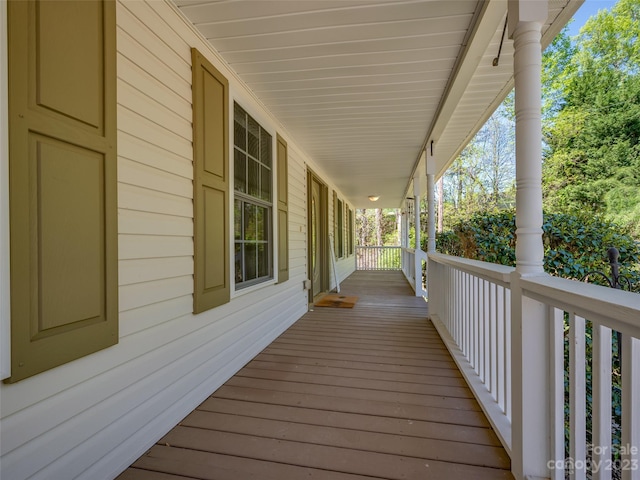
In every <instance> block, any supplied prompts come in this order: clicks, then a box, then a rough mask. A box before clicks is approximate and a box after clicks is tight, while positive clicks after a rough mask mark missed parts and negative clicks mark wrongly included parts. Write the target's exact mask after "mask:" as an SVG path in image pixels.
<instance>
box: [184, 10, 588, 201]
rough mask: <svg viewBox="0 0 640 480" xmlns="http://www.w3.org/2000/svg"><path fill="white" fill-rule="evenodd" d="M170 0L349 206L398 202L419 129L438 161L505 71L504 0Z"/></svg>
mask: <svg viewBox="0 0 640 480" xmlns="http://www.w3.org/2000/svg"><path fill="white" fill-rule="evenodd" d="M174 3H175V4H176V5H177V7H178V8H179V10H180V11H181V12H182V13H183V14H184V15H185V16H186V17H187V19H189V20H190V21H191V22H192V23H193V24H194V26H195V27H196V28H197V29H198V30H199V31H200V32H201V34H202V35H203V36H204V37H205V38H206V39H207V40H208V41H209V42H210V43H211V45H212V46H213V47H214V48H215V49H216V50H217V51H218V52H219V53H220V55H221V57H222V58H223V59H224V60H225V61H226V62H227V63H228V64H229V65H230V67H231V68H232V69H233V70H235V72H236V73H237V74H238V76H239V77H240V78H241V79H242V80H243V81H244V82H245V83H246V85H247V86H248V87H249V89H251V90H252V91H253V93H254V94H255V96H256V97H257V98H258V99H259V100H260V101H261V102H262V103H263V104H264V105H265V106H266V107H267V108H268V110H269V111H270V112H271V113H272V114H273V115H274V116H275V117H276V118H277V119H278V120H279V121H280V122H281V124H282V126H283V127H284V128H285V129H286V130H287V131H288V132H289V133H290V135H291V136H292V137H293V138H294V139H295V141H296V143H297V144H298V145H299V146H300V147H301V148H303V149H304V151H305V152H306V153H307V154H308V155H309V156H310V157H311V158H312V159H313V161H314V162H315V163H317V164H318V165H319V166H320V167H321V168H322V170H323V171H324V172H326V174H327V175H329V176H330V177H331V181H332V182H333V183H334V184H335V185H336V186H337V188H338V189H339V190H340V191H341V192H342V193H343V195H345V197H346V200H347V202H349V203H350V204H351V205H353V206H355V207H357V208H366V207H370V206H372V205H373V204H371V203H370V202H369V201H368V200H367V197H368V196H369V195H372V194H375V195H378V196H380V201H379V202H378V203H379V205H378V204H376V206H389V207H395V206H399V205H400V204H401V203H402V201H403V200H404V198H405V193H406V189H407V184H408V182H409V181H410V179H411V178H412V176H413V175H414V173H415V172H417V170H416V169H417V168H418V159H419V158H420V154H421V150H422V148H423V146H424V145H425V141H426V139H427V138H428V134H429V132H433V131H434V128H440V134H439V138H438V153H439V154H441V157H440V163H441V165H440V166H441V167H444V166H445V165H446V164H448V162H449V161H450V160H451V158H447V159H446V160H445V157H447V156H449V157H450V156H451V155H453V154H454V153H455V152H457V151H459V150H460V149H461V146H462V144H463V142H464V141H465V140H466V141H468V138H467V137H469V134H470V132H472V131H473V130H474V128H475V129H477V128H476V126H477V124H478V121H479V119H480V118H482V117H483V116H485V118H486V116H488V115H487V111H488V109H489V108H490V107H491V105H492V102H495V101H496V99H497V98H498V97H499V96H500V95H501V91H502V90H503V89H504V87H505V85H508V83H509V81H510V79H511V77H512V67H511V64H512V62H511V55H512V51H511V50H510V49H511V46H510V43H509V42H507V45H505V46H504V47H503V52H502V61H501V64H500V66H499V67H497V68H493V67H491V62H492V60H493V56H495V53H496V52H497V49H498V45H499V36H500V35H501V33H502V26H503V23H504V14H505V13H506V8H507V2H506V1H505V0H492V1H491V2H484V1H476V0H456V1H451V0H428V1H424V0H420V1H413V0H337V1H336V0H322V1H312V0H309V1H291V0H240V1H228V0H217V1H216V0H174ZM552 4H558V5H562V6H564V5H565V4H566V1H555V0H554V1H552V2H550V5H552ZM576 8H577V7H576ZM560 9H561V7H560ZM550 10H552V9H550ZM552 11H553V10H552ZM487 12H488V13H487ZM556 17H557V15H556ZM550 19H551V20H550V21H552V20H553V18H552V15H551V14H550ZM470 46H473V49H472V50H473V52H474V53H473V55H469V50H470V48H469V47H470ZM492 55H493V56H492ZM486 62H488V64H487V63H486ZM456 77H459V78H458V79H457V83H456V81H455V80H456ZM461 77H465V78H461ZM452 86H453V87H455V88H454V93H455V99H454V100H455V101H451V99H452V98H453V96H452V95H451V92H452ZM456 89H457V90H456ZM447 94H449V97H447ZM447 98H450V100H449V102H448V103H446V99H447ZM445 103H446V105H445ZM496 105H497V104H496ZM443 106H445V107H446V108H445V110H447V112H446V115H443V114H442V111H443ZM494 108H495V107H494ZM489 114H490V112H489ZM438 117H441V120H440V124H438V122H437V119H438ZM444 117H448V118H449V119H446V118H444ZM438 125H440V126H438ZM480 125H481V124H480Z"/></svg>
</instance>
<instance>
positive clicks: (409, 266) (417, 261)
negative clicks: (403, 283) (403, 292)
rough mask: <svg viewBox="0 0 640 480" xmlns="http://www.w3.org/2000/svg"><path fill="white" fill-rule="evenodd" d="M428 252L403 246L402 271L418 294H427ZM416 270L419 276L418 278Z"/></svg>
mask: <svg viewBox="0 0 640 480" xmlns="http://www.w3.org/2000/svg"><path fill="white" fill-rule="evenodd" d="M427 268H428V262H427V254H426V253H425V252H423V251H422V250H414V249H413V248H407V247H402V272H403V273H404V276H405V277H406V278H407V280H408V281H409V284H411V287H412V288H413V290H414V291H415V292H416V295H417V296H424V297H426V296H427ZM416 271H417V272H418V277H417V278H416Z"/></svg>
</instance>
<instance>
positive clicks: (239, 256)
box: [236, 243, 244, 283]
mask: <svg viewBox="0 0 640 480" xmlns="http://www.w3.org/2000/svg"><path fill="white" fill-rule="evenodd" d="M243 281H244V276H243V275H242V244H241V243H236V283H241V282H243Z"/></svg>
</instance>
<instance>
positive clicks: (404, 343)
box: [118, 271, 513, 480]
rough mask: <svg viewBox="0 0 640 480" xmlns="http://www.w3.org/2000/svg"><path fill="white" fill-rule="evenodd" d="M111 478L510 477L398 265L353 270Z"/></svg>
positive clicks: (502, 455)
mask: <svg viewBox="0 0 640 480" xmlns="http://www.w3.org/2000/svg"><path fill="white" fill-rule="evenodd" d="M341 293H343V294H345V295H356V296H358V297H359V300H358V302H357V304H356V306H355V307H354V308H353V309H346V308H326V307H316V308H315V309H314V310H313V311H310V312H308V313H307V314H306V315H305V316H304V317H302V318H301V319H300V320H299V321H298V322H296V323H295V324H294V325H293V326H292V327H290V328H289V329H288V330H287V331H286V332H285V333H283V334H282V335H281V336H280V337H279V338H278V339H276V340H275V341H274V342H273V343H272V344H271V345H269V346H268V347H267V348H266V349H265V350H264V351H263V352H261V353H260V354H259V355H257V356H256V357H255V358H254V359H253V360H252V361H251V362H249V363H248V364H247V365H246V366H245V367H244V368H243V369H242V370H240V371H239V372H238V373H237V374H236V375H235V376H234V377H232V378H231V379H229V381H227V383H225V384H224V385H223V386H222V387H220V388H219V389H218V390H217V391H216V392H214V394H213V395H211V397H209V398H208V399H207V400H205V401H204V402H203V403H202V404H201V405H200V406H199V407H198V408H197V409H196V410H194V411H193V412H192V413H191V414H190V415H188V416H187V417H186V418H185V419H184V420H183V421H182V422H181V423H180V424H179V425H178V426H176V427H175V428H174V429H173V430H171V431H170V432H169V433H168V434H167V435H166V436H165V437H164V438H162V439H161V440H160V441H159V442H158V443H157V444H156V445H155V446H154V447H152V448H151V449H150V450H149V451H148V452H147V453H146V454H145V455H143V456H142V457H140V458H139V459H138V460H137V461H136V462H135V463H134V464H133V465H132V466H131V467H130V468H129V469H127V470H126V471H125V472H124V473H123V474H122V475H121V476H120V477H118V478H119V480H140V479H148V480H179V479H216V480H218V479H224V480H226V479H229V480H242V479H265V480H271V479H278V480H288V479H291V480H298V479H302V478H308V479H314V480H358V479H447V480H456V479H465V480H466V479H492V480H493V479H512V478H513V477H512V475H511V473H510V472H509V469H510V460H509V457H508V455H507V454H506V452H505V450H504V449H503V448H502V446H501V445H500V442H499V440H498V439H497V437H496V435H495V433H494V432H493V430H492V429H491V427H490V426H489V423H488V422H487V420H486V418H485V416H484V414H483V413H482V411H481V410H480V408H479V406H478V403H477V402H476V400H475V399H474V397H473V395H472V394H471V391H470V390H469V388H468V387H467V385H466V383H465V381H464V380H463V378H462V376H461V374H460V373H459V371H458V370H457V368H456V366H455V363H454V362H453V360H452V359H451V356H450V355H449V353H448V352H447V350H446V348H445V346H444V344H443V343H442V341H441V340H440V337H439V336H438V333H437V332H436V330H435V328H434V327H433V325H432V324H431V322H430V321H429V320H428V319H427V305H426V303H425V302H424V300H422V299H420V298H416V297H414V296H413V291H412V290H411V288H410V287H409V285H408V284H407V282H406V280H405V279H404V276H403V275H402V273H401V272H384V271H382V272H380V271H376V272H362V271H358V272H355V273H354V274H353V275H351V276H350V277H349V278H348V279H347V280H346V281H345V282H344V283H343V284H342V285H341Z"/></svg>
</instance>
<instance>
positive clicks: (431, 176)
mask: <svg viewBox="0 0 640 480" xmlns="http://www.w3.org/2000/svg"><path fill="white" fill-rule="evenodd" d="M433 149H434V147H433V141H432V142H431V144H430V145H429V146H428V147H427V161H426V166H427V205H428V215H429V217H428V219H427V238H428V243H427V253H433V252H435V251H436V195H435V169H436V165H435V163H436V159H435V157H434V152H433Z"/></svg>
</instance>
